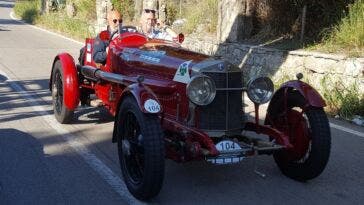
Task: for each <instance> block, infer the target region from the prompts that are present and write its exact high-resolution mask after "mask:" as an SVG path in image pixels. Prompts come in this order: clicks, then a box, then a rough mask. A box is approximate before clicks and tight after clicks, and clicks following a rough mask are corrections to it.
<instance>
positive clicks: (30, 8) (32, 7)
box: [14, 0, 40, 23]
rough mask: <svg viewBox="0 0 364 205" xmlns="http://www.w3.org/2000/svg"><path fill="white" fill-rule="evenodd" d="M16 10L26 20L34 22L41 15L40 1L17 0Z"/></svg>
mask: <svg viewBox="0 0 364 205" xmlns="http://www.w3.org/2000/svg"><path fill="white" fill-rule="evenodd" d="M14 12H15V14H16V15H17V16H19V17H20V18H21V19H23V20H24V21H26V22H28V23H34V22H35V21H36V20H37V18H38V17H39V12H40V1H38V0H29V1H17V2H16V4H15V6H14Z"/></svg>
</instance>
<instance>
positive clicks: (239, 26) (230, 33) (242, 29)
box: [217, 0, 253, 42]
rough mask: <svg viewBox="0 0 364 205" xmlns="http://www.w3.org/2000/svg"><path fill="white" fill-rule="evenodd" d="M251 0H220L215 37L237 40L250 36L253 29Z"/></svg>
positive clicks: (224, 40) (220, 39) (222, 40)
mask: <svg viewBox="0 0 364 205" xmlns="http://www.w3.org/2000/svg"><path fill="white" fill-rule="evenodd" d="M251 1H252V0H220V1H219V6H218V23H217V39H218V40H219V42H237V41H241V40H243V39H245V38H248V37H250V35H251V32H252V30H253V21H252V9H251V5H252V3H251Z"/></svg>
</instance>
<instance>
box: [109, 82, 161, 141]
mask: <svg viewBox="0 0 364 205" xmlns="http://www.w3.org/2000/svg"><path fill="white" fill-rule="evenodd" d="M127 96H133V97H134V99H135V100H136V102H137V103H138V106H139V109H140V110H141V111H142V112H143V113H146V114H160V113H162V112H163V108H162V104H161V103H160V102H159V100H158V99H157V97H156V95H155V94H154V93H153V91H152V90H151V89H150V88H148V87H147V86H145V85H143V84H141V83H133V84H131V85H129V86H128V87H127V88H125V89H124V90H123V92H122V93H121V96H120V98H119V102H118V106H117V109H116V114H115V120H114V131H113V137H112V142H113V143H115V142H117V141H116V135H115V134H116V132H115V131H116V122H117V121H118V119H117V118H118V113H119V109H120V105H121V103H122V102H123V99H124V98H125V97H127Z"/></svg>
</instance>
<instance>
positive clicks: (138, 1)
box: [134, 0, 143, 20]
mask: <svg viewBox="0 0 364 205" xmlns="http://www.w3.org/2000/svg"><path fill="white" fill-rule="evenodd" d="M134 9H135V15H134V20H138V19H139V18H140V16H141V15H142V11H143V0H135V7H134Z"/></svg>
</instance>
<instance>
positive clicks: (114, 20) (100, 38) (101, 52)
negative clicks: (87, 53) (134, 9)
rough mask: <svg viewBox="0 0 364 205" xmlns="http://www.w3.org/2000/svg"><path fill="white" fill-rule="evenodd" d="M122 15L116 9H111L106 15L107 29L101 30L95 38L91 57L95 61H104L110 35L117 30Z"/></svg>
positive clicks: (103, 62) (102, 62)
mask: <svg viewBox="0 0 364 205" xmlns="http://www.w3.org/2000/svg"><path fill="white" fill-rule="evenodd" d="M122 21H123V20H122V16H121V14H120V13H119V12H118V11H116V10H111V11H109V12H108V15H107V30H105V31H101V32H100V34H99V35H97V37H96V38H95V42H94V49H93V51H92V58H93V60H94V61H95V63H101V64H105V63H106V58H107V54H108V52H109V47H108V46H109V43H110V38H111V37H112V36H111V35H113V34H115V32H117V31H118V28H119V24H121V23H122Z"/></svg>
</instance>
